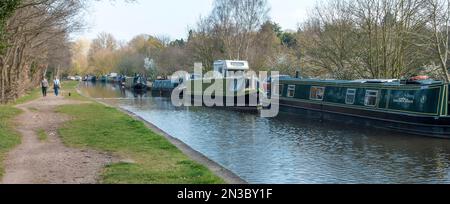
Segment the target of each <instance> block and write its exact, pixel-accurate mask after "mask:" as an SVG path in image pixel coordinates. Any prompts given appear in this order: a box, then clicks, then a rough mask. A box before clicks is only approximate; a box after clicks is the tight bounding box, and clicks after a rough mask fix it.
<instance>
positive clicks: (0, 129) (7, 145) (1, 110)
mask: <svg viewBox="0 0 450 204" xmlns="http://www.w3.org/2000/svg"><path fill="white" fill-rule="evenodd" d="M20 113H21V111H20V110H19V109H17V108H14V107H12V106H0V178H1V177H2V176H3V173H4V168H3V161H4V159H5V156H6V154H7V153H8V151H10V150H11V149H13V148H14V147H15V146H16V145H18V144H20V136H19V134H18V133H17V132H16V131H14V129H13V124H12V121H11V119H12V118H14V117H15V116H17V115H19V114H20Z"/></svg>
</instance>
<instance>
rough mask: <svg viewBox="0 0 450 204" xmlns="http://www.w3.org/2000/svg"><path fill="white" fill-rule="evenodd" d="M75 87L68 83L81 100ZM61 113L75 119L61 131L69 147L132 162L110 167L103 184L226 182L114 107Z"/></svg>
mask: <svg viewBox="0 0 450 204" xmlns="http://www.w3.org/2000/svg"><path fill="white" fill-rule="evenodd" d="M74 87H75V84H74V83H67V84H65V88H66V90H67V91H70V92H71V93H72V97H74V98H75V99H79V96H77V94H75V93H76V91H75V90H74ZM59 111H60V112H62V113H65V114H68V115H70V116H72V117H73V120H72V121H70V122H68V123H66V124H65V125H64V127H63V128H61V129H60V130H59V133H60V135H61V137H62V139H63V141H64V143H65V144H66V145H69V146H72V147H77V148H94V149H97V150H101V151H107V152H111V153H114V154H117V155H120V156H121V157H123V158H126V159H131V160H132V161H133V162H128V163H118V164H113V165H110V166H108V167H107V168H106V169H105V171H104V173H103V175H102V183H113V184H115V183H125V184H127V183H133V184H141V183H145V184H154V183H158V184H174V183H175V184H217V183H224V181H223V180H222V179H221V178H219V177H217V176H215V175H214V174H213V173H212V172H211V171H209V170H208V169H207V168H206V167H204V166H202V165H200V164H198V163H196V162H194V161H192V160H190V159H189V158H188V157H187V156H186V155H184V154H183V153H182V152H181V151H180V150H178V149H177V148H176V147H175V146H173V145H172V144H171V143H170V142H168V141H167V140H166V139H165V138H164V137H163V136H160V135H158V134H155V133H153V132H152V131H151V130H149V129H148V128H147V127H146V126H145V124H144V123H143V122H141V121H138V120H135V119H133V118H131V117H129V116H128V115H126V114H124V113H122V112H120V111H119V110H117V109H115V108H111V107H106V106H104V105H101V104H98V103H92V104H83V105H67V106H62V107H60V108H59Z"/></svg>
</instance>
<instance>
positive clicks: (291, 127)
mask: <svg viewBox="0 0 450 204" xmlns="http://www.w3.org/2000/svg"><path fill="white" fill-rule="evenodd" d="M80 89H81V91H82V92H83V94H85V95H87V96H90V97H92V98H96V99H100V100H102V101H103V102H106V103H108V104H111V105H115V106H118V107H121V108H123V109H126V110H128V111H131V112H133V113H135V114H136V115H139V116H140V117H142V118H144V119H145V120H147V121H148V122H150V123H153V124H154V125H156V126H157V127H159V128H160V129H162V130H164V131H165V132H167V133H169V134H170V135H172V136H174V137H176V138H178V139H180V140H181V141H183V142H185V143H186V144H188V145H189V146H191V147H192V148H193V149H195V150H197V151H199V152H201V153H202V154H204V155H205V156H207V157H209V158H210V159H212V160H214V161H215V162H217V163H219V164H221V165H222V166H224V167H226V168H227V169H229V170H231V171H232V172H234V173H235V174H237V175H238V176H240V177H241V178H242V179H244V180H246V181H247V182H249V183H255V184H304V183H305V184H334V183H344V184H347V183H350V184H353V183H358V184H359V183H375V184H378V183H388V184H391V183H450V140H442V139H433V138H424V137H417V136H409V135H402V134H398V133H392V132H388V131H382V130H376V129H372V128H366V127H358V126H351V125H346V124H344V123H340V122H321V121H318V120H316V119H314V118H309V117H305V116H303V117H302V116H298V115H289V114H285V113H283V114H280V115H279V117H277V118H260V117H258V115H256V114H249V113H239V112H235V111H228V110H221V109H212V108H203V107H190V108H186V107H183V108H178V107H174V106H173V105H172V103H171V101H170V99H167V98H153V97H150V96H146V95H135V94H133V93H131V92H129V91H121V90H120V88H118V87H115V86H114V85H110V84H101V83H98V84H91V83H82V85H81V87H80Z"/></svg>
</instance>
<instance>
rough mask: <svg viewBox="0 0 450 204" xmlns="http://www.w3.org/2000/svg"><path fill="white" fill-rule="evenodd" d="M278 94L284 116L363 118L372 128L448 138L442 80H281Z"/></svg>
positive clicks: (449, 130)
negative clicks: (299, 113) (297, 112)
mask: <svg viewBox="0 0 450 204" xmlns="http://www.w3.org/2000/svg"><path fill="white" fill-rule="evenodd" d="M275 84H276V83H274V84H273V85H275ZM277 90H278V96H279V98H280V101H279V103H280V104H279V105H280V109H281V110H282V111H283V110H293V109H294V110H300V109H301V110H308V111H313V112H316V113H320V114H324V113H325V114H328V113H329V114H331V115H340V116H348V117H347V119H348V121H351V120H353V121H358V118H359V119H362V118H364V119H368V120H370V122H369V123H366V124H369V125H370V126H375V127H379V128H385V129H390V130H395V131H399V132H403V133H407V134H414V135H423V136H430V137H439V138H447V139H450V117H449V113H448V109H449V96H448V95H449V86H448V84H445V83H443V82H441V81H433V80H422V81H409V80H408V81H400V80H356V81H337V80H305V79H297V78H289V79H282V80H279V87H278V89H277ZM344 120H346V119H344Z"/></svg>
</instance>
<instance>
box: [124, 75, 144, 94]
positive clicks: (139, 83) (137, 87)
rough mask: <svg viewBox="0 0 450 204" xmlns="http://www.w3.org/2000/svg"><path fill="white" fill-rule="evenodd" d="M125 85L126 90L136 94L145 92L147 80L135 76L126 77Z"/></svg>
mask: <svg viewBox="0 0 450 204" xmlns="http://www.w3.org/2000/svg"><path fill="white" fill-rule="evenodd" d="M125 85H126V87H127V88H129V89H131V90H133V91H136V92H146V91H147V88H148V86H147V79H146V78H145V77H144V76H141V75H137V74H136V75H135V76H134V77H126V78H125Z"/></svg>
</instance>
